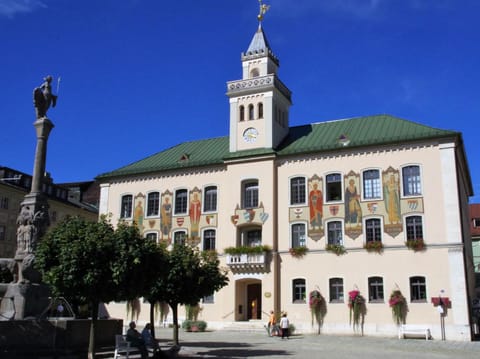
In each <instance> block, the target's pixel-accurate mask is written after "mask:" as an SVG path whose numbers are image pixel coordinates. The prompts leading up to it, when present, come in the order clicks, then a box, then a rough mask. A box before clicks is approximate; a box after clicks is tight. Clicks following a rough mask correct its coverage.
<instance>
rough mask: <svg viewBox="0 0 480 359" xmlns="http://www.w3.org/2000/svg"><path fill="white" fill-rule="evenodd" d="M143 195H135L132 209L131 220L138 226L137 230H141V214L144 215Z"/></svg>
mask: <svg viewBox="0 0 480 359" xmlns="http://www.w3.org/2000/svg"><path fill="white" fill-rule="evenodd" d="M144 205H145V195H144V194H143V193H138V194H137V195H136V196H135V209H134V211H133V221H134V223H135V225H136V226H137V227H138V229H139V231H140V232H142V231H143V216H144V213H145V212H144Z"/></svg>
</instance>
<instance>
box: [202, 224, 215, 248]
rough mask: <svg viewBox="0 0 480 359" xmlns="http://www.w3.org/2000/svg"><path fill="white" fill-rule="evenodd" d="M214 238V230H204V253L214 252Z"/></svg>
mask: <svg viewBox="0 0 480 359" xmlns="http://www.w3.org/2000/svg"><path fill="white" fill-rule="evenodd" d="M215 237H216V233H215V230H214V229H206V230H204V231H203V250H204V251H213V250H215Z"/></svg>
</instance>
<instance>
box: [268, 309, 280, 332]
mask: <svg viewBox="0 0 480 359" xmlns="http://www.w3.org/2000/svg"><path fill="white" fill-rule="evenodd" d="M268 335H269V336H273V335H278V329H277V317H276V316H275V312H274V311H273V310H271V311H270V318H269V319H268Z"/></svg>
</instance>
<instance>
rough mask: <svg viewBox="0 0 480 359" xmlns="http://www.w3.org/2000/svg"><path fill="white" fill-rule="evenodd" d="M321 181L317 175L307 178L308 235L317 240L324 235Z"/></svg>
mask: <svg viewBox="0 0 480 359" xmlns="http://www.w3.org/2000/svg"><path fill="white" fill-rule="evenodd" d="M322 188H323V181H322V179H321V178H320V177H318V176H317V175H315V176H313V177H312V178H310V179H309V180H308V213H309V226H308V235H309V237H310V238H312V239H313V240H315V241H317V240H319V239H320V238H322V237H323V235H324V230H323V209H324V208H323V193H322Z"/></svg>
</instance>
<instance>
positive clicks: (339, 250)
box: [325, 244, 347, 256]
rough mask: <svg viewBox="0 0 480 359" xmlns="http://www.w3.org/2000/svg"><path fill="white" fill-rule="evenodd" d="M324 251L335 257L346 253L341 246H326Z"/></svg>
mask: <svg viewBox="0 0 480 359" xmlns="http://www.w3.org/2000/svg"><path fill="white" fill-rule="evenodd" d="M325 250H326V251H328V252H332V253H335V254H336V255H337V256H341V255H342V254H345V253H347V251H346V249H345V247H344V246H342V245H341V244H327V245H326V247H325Z"/></svg>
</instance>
